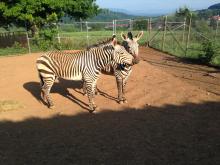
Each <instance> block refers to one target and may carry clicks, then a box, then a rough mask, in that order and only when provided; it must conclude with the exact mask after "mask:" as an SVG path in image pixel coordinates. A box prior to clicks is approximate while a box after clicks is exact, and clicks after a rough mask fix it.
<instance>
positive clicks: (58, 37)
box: [57, 25, 60, 44]
mask: <svg viewBox="0 0 220 165" xmlns="http://www.w3.org/2000/svg"><path fill="white" fill-rule="evenodd" d="M57 39H58V43H59V44H60V33H59V27H58V25H57Z"/></svg>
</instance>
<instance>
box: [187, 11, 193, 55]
mask: <svg viewBox="0 0 220 165" xmlns="http://www.w3.org/2000/svg"><path fill="white" fill-rule="evenodd" d="M191 27H192V13H191V14H190V17H189V29H188V34H187V40H186V51H185V56H186V55H187V51H188V48H189V44H190V43H189V40H190V34H191Z"/></svg>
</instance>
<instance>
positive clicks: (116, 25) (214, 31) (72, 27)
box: [0, 16, 220, 63]
mask: <svg viewBox="0 0 220 165" xmlns="http://www.w3.org/2000/svg"><path fill="white" fill-rule="evenodd" d="M55 27H56V28H55V29H56V32H55V33H54V34H53V39H52V40H50V41H47V40H46V39H45V37H41V36H40V35H39V37H32V35H31V34H30V33H29V32H23V35H22V43H21V42H20V41H19V40H14V42H15V41H16V42H18V43H20V44H21V46H22V47H25V48H26V50H27V52H35V51H39V50H50V49H54V48H59V49H65V50H66V49H84V48H86V47H87V46H89V45H92V44H95V43H97V42H100V41H103V40H105V39H106V38H110V37H111V36H112V35H113V34H116V35H117V38H118V40H119V41H121V37H120V35H121V33H122V32H124V33H127V32H128V31H132V32H133V34H134V35H135V34H137V33H138V32H139V31H144V36H143V37H142V38H141V40H140V41H139V42H140V44H141V45H148V46H150V47H153V48H155V49H158V50H160V51H164V52H168V53H170V54H173V55H175V56H179V57H187V58H188V57H190V58H195V59H199V58H203V57H204V56H206V54H207V53H210V52H207V51H214V52H215V56H214V57H213V60H214V61H219V63H220V25H219V21H218V20H212V19H208V20H196V19H192V17H188V18H184V17H175V16H163V17H157V18H142V19H123V20H112V21H109V22H82V21H81V22H73V23H71V24H63V23H59V24H56V25H55ZM45 29H46V28H45ZM2 36H4V34H0V41H1V42H0V47H1V46H2V45H4V44H5V43H6V42H4V41H3V37H2ZM46 37H48V36H46ZM14 38H16V37H14ZM12 40H13V37H11V39H10V45H8V47H10V46H12V45H13V41H12ZM210 42H211V43H212V44H211V45H210ZM4 47H5V46H4ZM212 49H213V50H212Z"/></svg>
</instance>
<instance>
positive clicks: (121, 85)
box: [83, 31, 143, 104]
mask: <svg viewBox="0 0 220 165" xmlns="http://www.w3.org/2000/svg"><path fill="white" fill-rule="evenodd" d="M142 36H143V31H141V32H139V33H138V34H137V35H136V36H135V37H133V34H132V33H131V32H128V34H127V35H125V34H124V33H121V38H122V40H123V42H122V46H123V47H124V48H125V49H126V51H127V52H128V53H129V54H131V55H133V57H134V63H135V64H137V63H138V62H139V56H138V53H139V48H138V47H139V44H138V40H140V38H141V37H142ZM115 37H116V36H115V35H113V37H112V40H113V39H114V38H115ZM110 41H111V40H106V41H104V42H100V43H98V44H95V45H92V46H89V47H88V48H87V49H88V50H91V49H93V48H96V47H103V46H106V45H108V44H110V43H111V42H110ZM104 72H107V73H109V72H113V73H112V74H114V75H115V78H116V84H117V88H118V103H119V104H123V103H127V99H126V98H125V87H126V84H127V80H128V78H129V76H130V74H131V72H132V67H131V66H128V65H118V64H117V63H115V62H114V61H111V62H110V63H109V64H108V65H107V66H106V68H105V69H104ZM83 91H84V94H86V90H85V84H83ZM95 91H96V93H97V94H98V89H97V87H96V89H95Z"/></svg>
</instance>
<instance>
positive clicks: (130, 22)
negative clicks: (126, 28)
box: [129, 19, 133, 31]
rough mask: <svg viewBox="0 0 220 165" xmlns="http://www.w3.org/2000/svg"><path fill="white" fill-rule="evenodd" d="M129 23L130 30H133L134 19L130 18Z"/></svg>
mask: <svg viewBox="0 0 220 165" xmlns="http://www.w3.org/2000/svg"><path fill="white" fill-rule="evenodd" d="M129 24H130V31H132V30H133V23H132V19H130V20H129Z"/></svg>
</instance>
